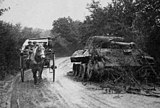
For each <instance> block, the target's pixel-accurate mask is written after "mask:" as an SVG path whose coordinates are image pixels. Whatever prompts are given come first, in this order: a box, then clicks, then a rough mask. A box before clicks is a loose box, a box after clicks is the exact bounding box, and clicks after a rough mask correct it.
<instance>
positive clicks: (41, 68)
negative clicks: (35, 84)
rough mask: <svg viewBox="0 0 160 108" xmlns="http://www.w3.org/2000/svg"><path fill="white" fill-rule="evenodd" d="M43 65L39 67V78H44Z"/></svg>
mask: <svg viewBox="0 0 160 108" xmlns="http://www.w3.org/2000/svg"><path fill="white" fill-rule="evenodd" d="M42 72H43V66H41V67H40V69H39V79H42Z"/></svg>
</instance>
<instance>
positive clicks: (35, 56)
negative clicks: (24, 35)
mask: <svg viewBox="0 0 160 108" xmlns="http://www.w3.org/2000/svg"><path fill="white" fill-rule="evenodd" d="M44 61H45V48H44V47H43V45H41V44H39V45H38V46H36V47H34V48H33V52H32V54H31V55H30V68H31V70H32V73H33V78H34V84H37V72H38V77H39V79H42V71H43V66H44Z"/></svg>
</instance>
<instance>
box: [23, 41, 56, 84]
mask: <svg viewBox="0 0 160 108" xmlns="http://www.w3.org/2000/svg"><path fill="white" fill-rule="evenodd" d="M32 43H33V44H32ZM50 43H52V39H51V38H36V39H35V38H34V39H33V38H32V39H27V40H26V41H25V42H24V43H23V45H22V48H21V53H20V71H21V81H22V82H24V71H25V70H27V69H32V72H33V70H35V69H34V68H35V67H36V66H37V67H38V69H39V67H40V68H41V70H40V71H39V75H40V78H41V74H42V71H43V68H49V73H53V81H54V80H55V68H56V66H55V53H54V50H53V49H52V47H50V46H51V45H49V44H50ZM37 49H40V51H41V49H42V51H41V53H42V54H40V55H39V57H38V56H37V57H36V55H37V54H36V52H37V51H36V50H37ZM43 49H44V51H43ZM32 54H33V56H35V59H34V58H33V57H32ZM32 58H33V60H32ZM36 60H37V61H36ZM36 64H37V65H36ZM36 71H38V70H36ZM36 73H37V72H36ZM36 73H35V75H34V73H33V77H34V81H35V77H37V74H36ZM36 79H37V78H36Z"/></svg>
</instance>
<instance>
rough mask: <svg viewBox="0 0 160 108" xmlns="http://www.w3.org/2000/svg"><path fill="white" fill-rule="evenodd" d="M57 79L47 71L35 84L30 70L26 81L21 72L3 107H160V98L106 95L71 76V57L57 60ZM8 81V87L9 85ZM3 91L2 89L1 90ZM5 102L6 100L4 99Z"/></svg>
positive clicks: (10, 84)
mask: <svg viewBox="0 0 160 108" xmlns="http://www.w3.org/2000/svg"><path fill="white" fill-rule="evenodd" d="M55 63H56V65H57V67H58V68H57V69H56V79H55V82H53V81H52V73H49V70H48V69H44V71H43V76H42V77H43V80H42V81H41V82H39V84H38V85H34V83H33V78H32V73H31V71H30V70H28V71H26V72H25V82H23V83H22V82H21V80H20V75H17V76H16V77H15V78H13V79H12V81H8V83H7V84H8V85H9V86H8V89H6V91H4V92H5V93H4V92H1V97H2V96H3V98H2V99H1V100H0V101H1V103H0V107H2V108H160V98H153V97H146V96H140V95H133V94H106V92H105V90H104V89H101V88H100V87H97V86H96V85H93V84H87V85H84V84H82V83H81V82H77V81H74V80H73V79H71V78H70V77H68V76H67V72H69V71H71V70H72V64H71V63H70V60H69V58H67V57H66V58H59V59H56V62H55ZM7 84H6V86H5V87H7ZM0 90H1V89H0ZM2 101H3V102H2Z"/></svg>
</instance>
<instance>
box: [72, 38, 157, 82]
mask: <svg viewBox="0 0 160 108" xmlns="http://www.w3.org/2000/svg"><path fill="white" fill-rule="evenodd" d="M70 59H71V62H72V63H73V75H74V76H77V77H78V78H80V79H82V80H98V81H101V80H107V79H108V80H112V81H114V82H118V81H120V80H121V81H122V80H123V81H126V80H127V79H126V77H132V78H133V79H144V78H148V75H149V74H148V73H149V71H153V68H152V65H153V64H154V58H153V57H151V56H149V55H148V54H146V53H145V52H143V51H142V50H141V49H139V48H138V47H137V46H136V44H135V43H134V42H127V41H125V39H124V38H122V37H115V36H93V37H90V38H89V39H88V41H87V42H86V46H85V48H84V49H83V50H78V51H75V52H74V53H73V55H72V56H71V57H70ZM133 76H135V77H133ZM131 80H132V79H131Z"/></svg>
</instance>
